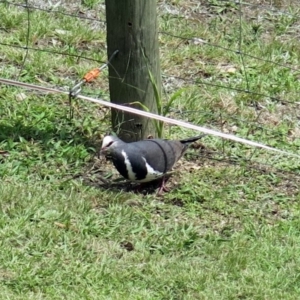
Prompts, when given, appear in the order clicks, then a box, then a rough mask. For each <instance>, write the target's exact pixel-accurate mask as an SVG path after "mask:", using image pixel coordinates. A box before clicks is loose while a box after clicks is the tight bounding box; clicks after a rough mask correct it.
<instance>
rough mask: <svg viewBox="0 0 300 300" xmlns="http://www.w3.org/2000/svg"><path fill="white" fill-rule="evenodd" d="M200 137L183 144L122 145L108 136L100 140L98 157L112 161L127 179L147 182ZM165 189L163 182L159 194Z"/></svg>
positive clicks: (152, 141)
mask: <svg viewBox="0 0 300 300" xmlns="http://www.w3.org/2000/svg"><path fill="white" fill-rule="evenodd" d="M203 136H205V134H203V135H199V136H195V137H192V138H188V139H184V140H166V139H147V140H142V141H138V142H131V143H125V142H123V141H122V140H120V139H119V138H118V137H116V136H112V135H108V136H105V137H104V139H103V143H102V148H101V150H100V154H103V155H105V157H106V158H107V159H109V160H112V162H113V164H114V166H115V167H116V169H117V170H118V172H119V173H120V174H121V175H122V176H123V177H125V178H126V179H128V180H130V181H135V182H149V181H153V180H155V179H158V178H160V177H163V176H164V175H165V174H166V173H167V172H168V171H170V170H171V169H172V167H173V166H174V164H175V163H176V162H177V161H178V160H179V159H180V158H181V156H182V155H183V154H184V152H185V151H186V149H187V148H188V146H189V144H191V143H193V142H195V141H197V140H199V139H201V138H202V137H203ZM164 189H165V187H164V181H163V182H162V186H161V188H160V191H161V190H164ZM160 191H159V192H160Z"/></svg>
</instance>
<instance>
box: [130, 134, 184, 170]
mask: <svg viewBox="0 0 300 300" xmlns="http://www.w3.org/2000/svg"><path fill="white" fill-rule="evenodd" d="M127 145H128V147H129V150H128V151H127V152H128V156H129V159H130V160H131V161H132V162H133V163H132V169H133V171H135V170H141V166H142V165H143V166H145V160H146V162H147V163H148V165H149V166H151V167H152V168H153V169H154V170H155V171H158V172H160V173H166V172H168V171H169V170H170V169H171V168H172V167H173V165H174V164H175V163H176V161H177V160H178V159H179V158H180V156H181V155H182V151H183V149H184V145H183V144H181V143H180V142H179V141H168V140H161V139H149V140H143V141H140V142H135V143H130V144H127ZM131 156H132V159H131ZM143 158H144V159H143Z"/></svg>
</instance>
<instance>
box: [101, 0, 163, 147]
mask: <svg viewBox="0 0 300 300" xmlns="http://www.w3.org/2000/svg"><path fill="white" fill-rule="evenodd" d="M156 2H157V1H156V0H105V5H106V19H107V54H108V57H110V56H111V55H112V54H113V52H114V51H115V50H119V53H118V54H117V56H116V57H115V58H114V59H113V60H112V62H111V64H110V65H109V90H110V99H111V101H112V102H114V103H117V104H123V105H130V106H132V107H135V108H139V109H143V107H144V108H145V107H146V108H147V110H149V111H151V112H157V105H156V100H155V91H154V88H153V84H152V82H151V79H150V76H149V72H150V73H151V74H152V78H153V79H154V80H155V82H156V87H157V89H158V93H159V97H160V93H161V75H160V64H159V47H158V25H157V14H156ZM134 102H135V103H136V102H140V103H141V104H142V105H139V104H130V103H134ZM112 125H113V129H114V131H116V132H118V135H119V137H120V138H122V139H124V140H125V141H128V142H129V141H136V140H140V139H143V138H147V136H148V135H153V136H156V135H157V132H156V130H155V126H154V121H153V120H150V119H148V118H144V117H141V116H137V115H133V114H129V113H123V112H121V111H117V110H112Z"/></svg>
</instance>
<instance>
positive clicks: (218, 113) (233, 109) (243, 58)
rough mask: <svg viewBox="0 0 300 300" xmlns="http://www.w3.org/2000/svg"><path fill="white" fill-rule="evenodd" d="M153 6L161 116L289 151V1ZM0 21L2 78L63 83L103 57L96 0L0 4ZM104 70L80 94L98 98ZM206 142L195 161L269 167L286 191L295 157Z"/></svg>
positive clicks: (293, 62)
mask: <svg viewBox="0 0 300 300" xmlns="http://www.w3.org/2000/svg"><path fill="white" fill-rule="evenodd" d="M157 8H158V16H159V27H160V32H159V40H160V53H161V54H160V62H161V67H162V73H163V90H164V95H163V101H164V103H165V105H166V107H168V109H167V111H165V112H164V113H165V115H167V116H170V117H173V118H176V119H180V120H184V121H188V122H191V123H193V124H198V125H202V126H206V127H209V128H213V129H216V130H219V131H222V132H225V133H231V134H235V135H237V136H241V137H244V138H248V139H251V140H255V141H258V142H261V143H264V144H268V145H270V146H272V147H275V148H279V149H282V150H286V151H289V152H293V153H297V152H298V148H299V144H300V142H299V141H300V140H299V138H300V130H299V113H298V112H299V105H300V101H299V99H298V96H299V91H300V85H299V75H300V74H299V57H300V50H299V49H300V48H299V35H300V17H299V10H300V6H299V4H298V3H297V1H279V0H278V1H248V2H243V1H223V0H210V1H193V0H186V1H158V4H157ZM0 19H1V20H2V22H1V25H0V32H1V37H0V61H1V65H0V71H1V77H2V78H8V79H14V80H18V81H22V82H28V83H38V84H40V85H43V86H49V87H59V88H62V89H65V90H67V89H68V88H69V87H70V86H73V85H74V84H75V82H77V81H78V80H80V79H81V78H82V76H83V75H84V74H85V73H86V72H87V71H88V70H90V69H92V68H95V67H97V66H99V65H101V64H102V63H104V62H105V61H106V60H107V59H106V31H105V30H106V22H105V5H104V1H96V0H95V1H93V0H90V1H88V0H86V1H38V0H34V1H0ZM112 64H113V62H112ZM144 67H145V68H146V67H147V66H146V65H145V66H144ZM136 71H138V70H136ZM107 76H108V74H107V71H104V74H103V77H102V78H101V79H100V80H99V79H98V80H96V81H94V82H92V83H90V84H88V85H87V86H85V88H84V90H83V94H85V95H90V96H94V97H97V96H99V95H101V97H104V98H105V97H106V98H107V99H108V82H107ZM5 93H6V92H5ZM32 93H34V92H32ZM15 94H16V95H17V96H20V91H19V90H18V92H15ZM0 97H1V98H2V99H4V92H3V93H2V95H1V94H0ZM38 97H41V96H40V95H38ZM59 101H60V102H59V103H60V104H63V105H65V102H66V99H61V98H60V100H59ZM170 101H171V102H170ZM169 103H172V105H168V104H169ZM94 108H95V106H93V108H92V109H91V111H93V109H94ZM85 109H86V106H85V105H83V104H80V105H79V107H78V112H80V111H81V112H82V113H85V112H84V111H85ZM91 111H88V113H90V112H91ZM107 113H108V112H107V111H106V112H105V113H104V114H103V115H101V117H103V118H105V117H107ZM99 115H100V113H99V110H97V115H95V117H99ZM105 126H109V125H107V123H106V125H105ZM166 129H167V130H169V131H170V132H171V133H172V134H174V135H175V136H178V135H187V134H190V133H189V132H188V131H186V130H184V129H180V128H175V127H171V126H170V127H166ZM208 145H209V146H208V147H207V148H208V149H206V150H203V151H201V152H200V154H199V155H200V156H201V159H202V160H203V159H208V161H213V160H214V161H217V162H219V163H222V164H225V165H226V164H230V165H233V166H234V168H240V169H241V170H244V171H245V170H247V169H249V168H252V169H253V168H254V169H255V170H256V171H257V172H260V173H268V174H272V173H274V172H276V174H278V175H280V176H281V178H282V179H283V181H284V182H286V186H288V184H290V185H291V183H292V182H293V188H295V183H296V182H298V181H299V175H298V173H299V172H298V170H299V167H300V165H299V162H298V160H297V159H296V158H291V157H287V156H282V155H274V154H273V153H269V152H266V151H264V150H258V149H254V148H250V147H246V146H242V145H240V144H237V143H233V142H232V141H224V140H220V139H217V138H213V137H211V138H210V140H209V142H208ZM245 172H246V171H245Z"/></svg>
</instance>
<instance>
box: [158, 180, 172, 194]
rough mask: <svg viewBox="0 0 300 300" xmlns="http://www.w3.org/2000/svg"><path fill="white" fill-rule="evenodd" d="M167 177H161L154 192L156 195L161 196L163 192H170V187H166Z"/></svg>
mask: <svg viewBox="0 0 300 300" xmlns="http://www.w3.org/2000/svg"><path fill="white" fill-rule="evenodd" d="M167 180H168V179H167V178H165V177H163V179H162V181H161V185H160V187H159V189H158V191H157V193H156V195H157V196H161V195H162V194H163V192H165V193H168V192H170V190H171V189H169V188H167V187H166V182H167Z"/></svg>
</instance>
